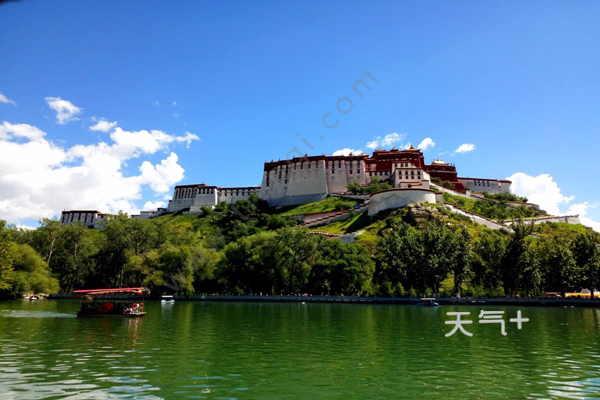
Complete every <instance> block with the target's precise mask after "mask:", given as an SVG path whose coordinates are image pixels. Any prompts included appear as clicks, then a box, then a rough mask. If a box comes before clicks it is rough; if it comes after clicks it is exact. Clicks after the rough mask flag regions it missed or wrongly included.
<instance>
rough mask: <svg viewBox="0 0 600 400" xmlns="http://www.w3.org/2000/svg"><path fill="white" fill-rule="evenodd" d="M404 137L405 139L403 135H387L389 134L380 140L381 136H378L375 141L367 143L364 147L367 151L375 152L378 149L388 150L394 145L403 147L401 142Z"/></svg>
mask: <svg viewBox="0 0 600 400" xmlns="http://www.w3.org/2000/svg"><path fill="white" fill-rule="evenodd" d="M405 137H406V135H405V134H398V133H396V132H394V133H389V134H387V135H385V136H384V137H383V138H381V136H378V137H377V139H375V140H373V141H371V142H367V145H366V147H368V148H369V149H372V150H375V149H378V148H384V149H385V148H390V147H393V146H395V145H398V146H400V147H403V145H402V144H401V142H402V141H403V140H404V138H405Z"/></svg>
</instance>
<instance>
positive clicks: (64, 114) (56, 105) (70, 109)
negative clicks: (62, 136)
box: [46, 97, 81, 125]
mask: <svg viewBox="0 0 600 400" xmlns="http://www.w3.org/2000/svg"><path fill="white" fill-rule="evenodd" d="M46 103H48V106H49V107H50V108H51V109H53V110H54V111H56V122H58V123H59V124H61V125H64V124H66V123H67V122H69V121H77V120H78V119H79V118H77V117H76V115H79V114H81V108H79V107H76V106H75V105H74V104H73V103H71V102H70V101H68V100H63V99H61V98H60V97H46Z"/></svg>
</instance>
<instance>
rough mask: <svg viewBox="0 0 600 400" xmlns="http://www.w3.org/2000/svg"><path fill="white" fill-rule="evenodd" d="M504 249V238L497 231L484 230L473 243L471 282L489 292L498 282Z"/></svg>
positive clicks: (491, 291)
mask: <svg viewBox="0 0 600 400" xmlns="http://www.w3.org/2000/svg"><path fill="white" fill-rule="evenodd" d="M505 251H506V239H505V237H504V236H502V235H501V234H498V233H497V232H489V231H485V232H484V233H483V235H481V237H479V239H477V240H476V241H475V242H474V244H473V259H472V262H471V270H472V272H473V278H472V282H473V283H474V284H475V285H476V286H482V287H484V288H486V289H487V290H488V291H489V293H490V294H492V293H493V291H494V290H495V289H496V288H497V287H498V285H499V284H500V271H501V262H502V259H503V257H504V253H505Z"/></svg>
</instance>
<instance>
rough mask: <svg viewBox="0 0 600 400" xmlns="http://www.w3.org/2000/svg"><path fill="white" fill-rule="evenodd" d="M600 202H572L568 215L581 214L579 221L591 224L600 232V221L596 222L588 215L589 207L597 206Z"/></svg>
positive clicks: (587, 224)
mask: <svg viewBox="0 0 600 400" xmlns="http://www.w3.org/2000/svg"><path fill="white" fill-rule="evenodd" d="M597 206H598V204H590V203H588V202H587V201H586V202H584V203H578V204H572V205H571V207H569V210H568V211H567V215H579V221H581V224H582V225H585V226H589V227H590V228H592V229H593V230H595V231H596V232H600V222H596V221H594V220H592V219H591V218H589V217H588V216H587V214H588V208H596V207H597Z"/></svg>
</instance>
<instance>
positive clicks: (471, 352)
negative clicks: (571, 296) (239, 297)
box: [0, 300, 600, 400]
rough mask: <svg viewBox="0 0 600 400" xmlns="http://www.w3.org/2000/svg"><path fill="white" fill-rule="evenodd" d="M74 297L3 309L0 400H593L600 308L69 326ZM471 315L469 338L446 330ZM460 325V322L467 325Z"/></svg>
mask: <svg viewBox="0 0 600 400" xmlns="http://www.w3.org/2000/svg"><path fill="white" fill-rule="evenodd" d="M77 308H78V303H77V302H76V301H64V300H63V301H52V300H40V301H37V302H29V301H14V302H0V399H27V400H29V399H54V398H67V399H112V398H136V399H160V398H165V399H185V398H187V399H202V398H206V399H396V398H409V399H446V398H447V399H452V398H457V399H458V398H460V399H500V398H511V399H513V398H572V399H584V398H586V399H587V398H600V394H599V393H600V310H595V309H583V308H577V309H576V308H557V309H545V308H522V309H521V310H522V314H523V317H527V318H529V319H530V322H527V323H524V324H523V329H522V330H517V327H516V324H514V323H508V319H509V318H514V317H516V312H517V310H518V308H516V307H515V308H513V307H485V308H484V309H485V310H503V311H506V313H505V316H504V319H505V320H506V321H507V326H506V332H507V336H502V334H501V333H500V326H499V325H497V324H485V325H484V324H479V323H478V321H479V319H478V314H479V312H480V310H481V309H482V307H477V306H471V307H450V306H448V307H439V308H422V307H417V306H386V305H343V304H306V305H302V304H285V303H280V304H269V303H262V304H261V303H199V302H179V303H175V304H164V305H161V304H160V303H156V302H147V303H146V310H147V311H148V313H149V314H148V315H147V316H146V317H145V318H144V319H136V320H124V319H77V318H74V317H73V313H74V312H75V311H76V310H77ZM449 311H467V312H471V315H470V316H469V317H467V318H466V319H471V320H473V322H474V323H473V324H471V325H465V328H466V329H467V331H469V332H471V333H473V336H472V337H467V336H465V335H463V334H462V333H460V332H457V333H456V334H454V335H453V336H451V337H448V338H447V337H445V336H444V335H445V333H447V332H449V331H450V330H451V328H452V326H450V325H445V324H444V321H446V320H454V319H455V317H450V316H447V315H446V313H447V312H449ZM463 319H465V318H463Z"/></svg>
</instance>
